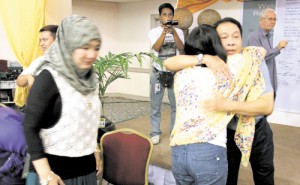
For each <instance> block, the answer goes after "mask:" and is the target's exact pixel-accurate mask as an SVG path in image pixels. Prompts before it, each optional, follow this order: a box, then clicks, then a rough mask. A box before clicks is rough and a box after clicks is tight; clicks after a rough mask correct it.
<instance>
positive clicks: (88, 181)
mask: <svg viewBox="0 0 300 185" xmlns="http://www.w3.org/2000/svg"><path fill="white" fill-rule="evenodd" d="M63 181H64V183H65V185H97V177H96V172H93V173H90V174H88V175H84V176H80V177H76V178H73V179H65V180H63ZM26 185H40V183H39V177H38V176H37V174H36V173H34V172H29V173H28V176H27V179H26Z"/></svg>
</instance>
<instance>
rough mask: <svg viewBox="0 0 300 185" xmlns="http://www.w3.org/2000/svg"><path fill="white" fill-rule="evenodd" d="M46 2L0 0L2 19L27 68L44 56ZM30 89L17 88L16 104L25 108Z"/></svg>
mask: <svg viewBox="0 0 300 185" xmlns="http://www.w3.org/2000/svg"><path fill="white" fill-rule="evenodd" d="M45 2H46V0H0V14H1V16H0V18H1V19H2V23H3V28H4V31H5V33H6V36H7V38H8V41H9V43H10V46H11V48H12V50H13V52H14V54H15V55H16V57H17V59H18V62H19V63H20V64H21V65H22V66H23V67H24V68H27V67H28V66H29V65H30V63H31V61H33V60H34V59H35V58H37V57H38V56H39V55H41V54H42V51H41V49H40V47H39V29H40V28H42V27H43V26H44V22H45ZM28 91H29V87H25V88H21V87H17V88H16V93H15V104H16V105H17V106H24V104H25V102H26V98H27V94H28Z"/></svg>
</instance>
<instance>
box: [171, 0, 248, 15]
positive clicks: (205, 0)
mask: <svg viewBox="0 0 300 185" xmlns="http://www.w3.org/2000/svg"><path fill="white" fill-rule="evenodd" d="M217 1H218V0H177V5H176V7H177V8H186V9H188V10H190V11H191V12H192V13H195V12H197V11H199V10H203V9H204V8H206V7H208V6H210V5H212V4H214V3H215V2H217ZM223 1H224V2H226V3H227V2H230V1H232V0H223ZM236 1H238V2H244V0H236Z"/></svg>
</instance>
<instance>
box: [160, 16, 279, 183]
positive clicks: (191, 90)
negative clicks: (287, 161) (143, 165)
mask: <svg viewBox="0 0 300 185" xmlns="http://www.w3.org/2000/svg"><path fill="white" fill-rule="evenodd" d="M216 31H217V33H218V35H219V37H220V39H221V42H222V46H223V48H224V49H225V51H226V54H227V65H226V67H225V70H224V68H220V67H218V65H216V63H220V62H219V61H220V60H219V61H218V62H216V59H215V58H213V56H212V55H217V54H216V53H215V54H214V53H210V52H211V50H212V48H209V47H208V45H204V46H202V48H201V42H204V41H207V39H206V37H207V36H205V34H207V35H209V34H211V33H212V31H209V34H208V33H205V32H199V33H198V34H196V35H194V36H193V37H192V39H191V38H187V40H186V42H185V43H186V44H185V52H186V54H187V55H184V56H183V55H182V56H176V57H173V58H170V59H168V60H166V61H165V63H164V65H165V67H166V68H167V69H169V70H171V71H178V70H181V69H184V68H186V69H184V70H182V71H179V72H177V74H176V76H175V81H174V92H175V97H176V106H177V107H176V108H177V115H176V121H175V126H174V129H173V131H172V133H171V137H170V145H171V146H172V171H173V174H174V177H175V180H176V183H177V184H218V185H219V184H226V180H227V184H231V183H232V182H231V181H232V179H231V177H232V174H235V175H236V177H234V179H233V180H234V181H235V180H237V174H238V170H239V165H240V162H242V164H243V165H245V166H247V164H248V162H249V160H250V163H251V165H252V168H253V166H254V167H256V168H253V172H254V174H255V173H262V169H263V168H262V167H263V165H262V164H266V160H263V159H262V158H264V157H265V156H264V155H267V157H269V158H270V159H268V166H264V167H267V168H268V169H269V171H270V173H272V171H273V177H274V167H273V152H274V147H273V138H272V134H271V133H272V131H271V129H270V127H269V124H268V122H267V120H266V118H265V117H264V116H257V115H269V114H271V113H272V111H273V106H274V100H273V89H272V86H271V83H270V79H269V77H268V71H267V67H266V64H265V62H264V60H263V58H264V56H265V54H266V51H265V50H264V49H263V48H259V47H247V48H245V49H243V48H242V28H241V25H240V23H239V22H238V21H236V20H235V19H233V18H224V19H222V20H220V21H218V22H217V23H216ZM191 34H192V33H191ZM189 37H190V35H189ZM189 40H191V41H189ZM209 44H211V45H214V47H215V45H216V43H215V42H209ZM223 60H224V59H223ZM196 65H197V66H196ZM195 66H196V67H195ZM205 66H206V67H205ZM216 66H217V67H216ZM226 68H227V69H226ZM228 69H229V70H230V72H231V75H230V77H229V78H228V77H226V76H224V75H222V73H224V71H228ZM222 71H223V72H222ZM213 73H215V75H213ZM225 73H227V72H225ZM234 115H236V116H235V118H234V119H233V117H234ZM254 116H257V117H254ZM236 120H237V121H236ZM228 123H229V124H228ZM255 123H256V124H255ZM227 125H228V130H227ZM262 127H263V129H262ZM260 130H263V132H262V133H260V132H259V133H260V134H265V133H270V134H266V135H267V136H268V137H267V138H262V137H261V136H257V132H258V131H260ZM226 131H227V132H226ZM254 134H255V135H254ZM226 135H227V142H226ZM261 142H262V144H261ZM264 142H268V143H264ZM266 144H267V145H266ZM252 146H253V147H252ZM226 147H227V152H228V154H227V152H226ZM266 147H267V148H266ZM262 148H265V150H264V151H265V152H266V154H264V153H257V151H256V150H258V151H260V152H262V151H261V149H262ZM251 150H252V152H251ZM250 154H251V155H250ZM227 155H228V156H227ZM227 158H228V166H227ZM237 165H238V166H237ZM192 169H193V170H192ZM265 169H266V168H265ZM236 171H237V173H236ZM227 173H228V174H229V178H228V179H227ZM269 180H270V179H269ZM254 181H255V183H256V184H259V183H261V182H266V181H263V180H257V181H256V179H255V178H254ZM262 184H264V183H262Z"/></svg>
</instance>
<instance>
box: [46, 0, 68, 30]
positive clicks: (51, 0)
mask: <svg viewBox="0 0 300 185" xmlns="http://www.w3.org/2000/svg"><path fill="white" fill-rule="evenodd" d="M45 11H46V12H45V24H46V25H48V24H60V22H61V20H62V19H63V18H64V17H65V16H68V15H71V14H72V0H46V10H45Z"/></svg>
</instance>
